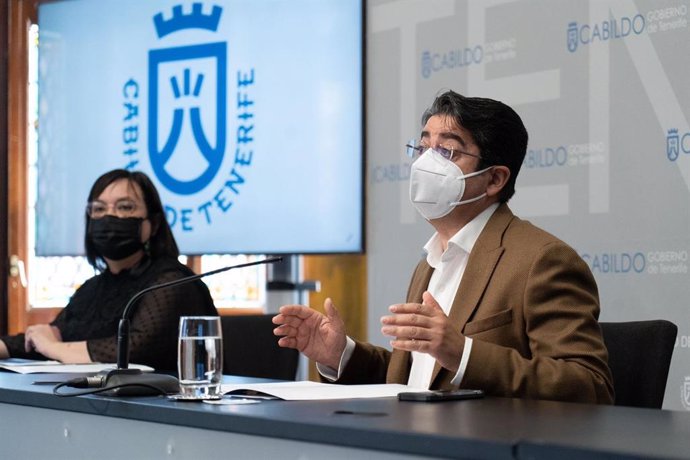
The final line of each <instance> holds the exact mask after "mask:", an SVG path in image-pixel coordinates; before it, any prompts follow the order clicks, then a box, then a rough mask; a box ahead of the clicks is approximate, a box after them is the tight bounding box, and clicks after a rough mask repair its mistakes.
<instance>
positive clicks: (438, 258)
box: [316, 203, 498, 389]
mask: <svg viewBox="0 0 690 460" xmlns="http://www.w3.org/2000/svg"><path fill="white" fill-rule="evenodd" d="M496 209H498V203H495V204H493V205H491V206H489V207H488V208H486V209H485V210H484V211H482V213H481V214H479V215H478V216H477V217H475V218H474V219H472V221H470V222H469V223H468V224H467V225H465V226H464V227H463V228H461V229H460V230H459V231H458V232H457V233H456V234H455V235H453V236H452V237H451V238H450V240H449V241H448V247H447V248H446V250H445V251H444V250H443V247H442V243H441V238H440V236H439V234H438V233H434V234H433V235H432V237H431V238H430V239H429V241H428V242H427V243H426V244H425V245H424V251H426V253H427V256H426V261H427V263H428V264H429V265H430V266H431V267H432V268H433V269H434V272H433V273H432V275H431V279H430V280H429V286H428V287H427V291H429V293H430V294H431V295H432V296H433V297H434V299H436V302H438V304H439V305H440V306H441V308H442V309H443V311H444V313H445V314H446V315H448V313H449V312H450V308H451V306H452V305H453V300H454V299H455V295H456V294H457V291H458V287H459V286H460V281H461V280H462V276H463V274H464V273H465V268H466V267H467V260H468V259H469V256H470V253H471V252H472V248H473V247H474V244H475V243H476V242H477V239H478V238H479V235H480V234H481V232H482V230H484V227H485V226H486V223H487V222H488V221H489V219H490V218H491V216H492V215H493V213H494V212H495V211H496ZM354 349H355V342H354V341H353V340H352V339H351V338H350V337H348V338H347V344H346V346H345V350H344V351H343V354H342V356H341V357H340V365H339V366H338V370H337V371H336V370H335V369H331V368H330V367H328V366H323V365H320V364H318V363H317V365H316V367H317V369H318V371H319V373H320V374H321V375H322V376H323V377H325V378H327V379H329V380H337V378H338V377H339V376H340V374H341V373H342V370H343V369H344V368H345V366H346V365H347V362H348V361H349V360H350V357H351V356H352V353H353V352H354ZM471 351H472V339H471V338H469V337H465V345H464V348H463V352H462V356H461V358H460V365H459V368H458V372H457V373H456V374H455V377H453V380H451V384H453V385H455V386H459V385H460V382H462V378H463V376H464V375H465V369H467V363H468V361H469V359H470V353H471ZM435 364H436V360H435V359H434V358H433V357H432V356H431V355H429V354H427V353H419V352H412V368H411V370H410V377H409V379H408V381H407V384H408V385H409V386H411V387H413V388H423V389H428V388H429V385H431V377H432V374H433V371H434V365H435Z"/></svg>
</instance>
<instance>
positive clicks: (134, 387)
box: [98, 369, 180, 396]
mask: <svg viewBox="0 0 690 460" xmlns="http://www.w3.org/2000/svg"><path fill="white" fill-rule="evenodd" d="M98 375H100V376H101V378H102V384H101V388H106V387H113V386H116V385H128V386H125V387H121V388H113V389H112V390H109V391H105V392H103V393H102V394H104V395H108V396H156V395H160V394H161V393H162V392H164V393H166V394H176V393H179V392H180V382H179V380H177V378H175V377H173V376H172V375H166V374H155V373H151V372H142V371H141V370H140V369H109V370H106V371H102V372H100V373H99V374H98Z"/></svg>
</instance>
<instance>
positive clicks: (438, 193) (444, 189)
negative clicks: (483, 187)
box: [410, 148, 491, 220]
mask: <svg viewBox="0 0 690 460" xmlns="http://www.w3.org/2000/svg"><path fill="white" fill-rule="evenodd" d="M489 169H491V167H488V168H485V169H482V170H481V171H476V172H473V173H470V174H465V173H463V172H462V169H460V167H459V166H458V165H456V164H455V163H453V162H452V161H450V160H447V159H445V158H443V156H441V154H440V153H438V152H436V151H435V150H434V149H431V148H429V149H427V150H426V151H425V152H424V153H423V154H422V155H421V156H420V157H419V158H418V159H417V160H416V161H415V162H414V163H412V166H411V168H410V201H412V204H413V205H414V207H415V208H416V209H417V211H418V212H419V213H420V214H421V215H422V217H424V218H425V219H426V220H432V219H438V218H440V217H443V216H445V215H447V214H449V213H450V212H451V211H452V210H453V209H454V208H455V206H459V205H462V204H467V203H472V202H474V201H477V200H481V199H482V198H484V197H485V196H486V192H485V193H483V194H481V195H479V196H477V197H474V198H469V199H467V200H463V199H462V195H463V194H464V193H465V179H467V178H469V177H473V176H478V175H479V174H482V173H484V172H486V171H488V170H489Z"/></svg>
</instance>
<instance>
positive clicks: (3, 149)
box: [0, 1, 9, 334]
mask: <svg viewBox="0 0 690 460" xmlns="http://www.w3.org/2000/svg"><path fill="white" fill-rule="evenodd" d="M8 12H9V10H8V5H7V2H6V1H1V2H0V334H5V333H7V277H8V276H9V273H8V266H7V261H8V260H9V255H8V253H7V113H8V111H7V46H8V26H9V19H8Z"/></svg>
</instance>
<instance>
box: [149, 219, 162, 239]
mask: <svg viewBox="0 0 690 460" xmlns="http://www.w3.org/2000/svg"><path fill="white" fill-rule="evenodd" d="M149 221H150V222H151V236H154V235H155V234H156V233H158V229H159V228H160V226H161V216H160V214H156V215H154V216H150V217H149Z"/></svg>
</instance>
